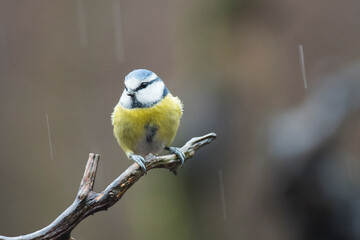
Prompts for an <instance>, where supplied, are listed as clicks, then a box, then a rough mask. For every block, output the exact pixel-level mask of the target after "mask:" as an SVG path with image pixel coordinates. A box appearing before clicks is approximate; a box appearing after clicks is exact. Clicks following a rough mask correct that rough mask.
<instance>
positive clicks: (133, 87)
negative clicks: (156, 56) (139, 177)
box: [111, 69, 185, 173]
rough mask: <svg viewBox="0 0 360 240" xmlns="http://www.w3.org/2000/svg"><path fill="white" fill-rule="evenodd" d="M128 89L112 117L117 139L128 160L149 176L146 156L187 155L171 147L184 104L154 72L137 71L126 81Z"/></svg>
mask: <svg viewBox="0 0 360 240" xmlns="http://www.w3.org/2000/svg"><path fill="white" fill-rule="evenodd" d="M124 85H125V88H124V90H123V92H122V95H121V97H120V100H119V102H118V103H117V105H116V106H115V107H114V111H113V113H112V114H111V122H112V125H113V133H114V136H115V138H116V140H117V142H118V144H119V145H120V147H121V148H122V150H123V151H124V152H125V154H126V156H127V157H128V158H129V159H130V160H133V161H135V162H136V163H137V164H138V165H139V166H140V168H141V169H142V170H143V171H144V172H145V173H146V166H145V164H146V161H145V156H146V155H148V154H157V153H159V152H160V151H162V150H164V149H165V150H167V151H168V152H169V153H172V154H175V155H177V157H178V158H179V159H180V161H181V165H180V167H182V166H183V164H184V161H185V155H184V153H183V152H182V151H181V149H180V148H178V147H173V146H171V144H172V142H173V140H174V138H175V136H176V133H177V131H178V128H179V125H180V119H181V117H182V114H183V103H182V102H181V100H180V99H179V98H178V97H174V96H173V95H172V94H171V93H170V91H169V90H168V89H167V87H166V86H165V84H164V82H163V81H162V80H161V79H160V78H159V77H158V76H157V75H156V74H155V73H153V72H152V71H150V70H147V69H135V70H133V71H132V72H130V73H129V74H128V75H127V76H126V77H125V80H124Z"/></svg>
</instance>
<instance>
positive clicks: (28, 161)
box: [0, 0, 360, 240]
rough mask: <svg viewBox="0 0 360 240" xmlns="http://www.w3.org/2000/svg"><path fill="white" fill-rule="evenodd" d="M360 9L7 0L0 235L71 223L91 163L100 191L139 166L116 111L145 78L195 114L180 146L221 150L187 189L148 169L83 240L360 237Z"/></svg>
mask: <svg viewBox="0 0 360 240" xmlns="http://www.w3.org/2000/svg"><path fill="white" fill-rule="evenodd" d="M359 10H360V2H359V1H357V0H345V1H340V0H319V1H310V0H305V1H287V0H200V1H190V0H183V1H174V0H154V1H139V0H133V1H122V0H121V1H116V0H113V1H96V0H88V1H86V0H73V1H45V0H38V1H20V0H15V1H5V0H3V1H0V110H1V120H0V121H1V122H0V123H1V124H0V131H1V135H0V151H1V160H0V193H1V197H0V235H7V236H15V235H20V234H26V233H30V232H34V231H35V230H38V229H40V228H42V227H44V226H46V225H48V224H49V223H50V222H51V221H52V220H53V219H55V218H56V217H57V216H58V215H59V214H61V212H62V211H63V210H65V209H66V208H67V207H68V206H69V205H70V204H71V203H72V201H73V200H74V197H75V195H76V192H77V189H78V186H79V183H80V180H81V177H82V174H83V170H84V167H85V164H86V161H87V157H88V153H89V152H95V153H99V154H100V155H101V160H100V169H99V171H98V176H97V179H96V186H95V190H96V191H101V190H103V189H104V188H105V186H107V184H109V183H110V182H111V181H112V180H113V179H115V178H116V177H117V176H118V175H119V174H120V173H121V172H122V171H123V170H124V169H126V168H127V167H128V166H129V165H130V164H131V162H130V161H129V160H127V158H126V157H125V154H124V153H123V152H122V150H121V149H120V148H119V147H118V145H117V143H116V141H115V139H114V137H113V135H112V126H111V123H110V114H111V112H112V110H113V107H114V106H115V104H116V103H117V102H118V99H119V97H120V94H121V92H122V89H123V79H124V76H125V75H126V74H127V73H128V72H130V71H131V70H133V69H136V68H146V69H150V70H152V71H154V72H155V73H157V74H158V75H159V76H160V77H161V78H162V79H163V80H164V82H165V83H166V85H167V87H168V88H169V89H170V91H171V92H172V93H173V94H174V95H177V96H179V97H180V98H181V99H182V100H183V102H184V106H185V108H184V111H185V112H184V117H183V119H182V123H181V126H180V129H179V132H178V135H177V137H176V140H175V143H174V144H175V145H177V146H180V145H182V144H183V143H184V142H185V141H187V140H188V139H189V138H191V137H193V136H199V135H202V134H206V133H208V132H216V133H217V134H218V139H217V140H216V141H215V142H214V143H212V144H211V145H210V146H207V147H204V148H203V149H201V150H200V151H199V152H198V153H197V154H196V155H195V157H194V159H193V160H192V161H191V162H189V163H188V164H186V165H185V166H184V168H183V169H182V170H181V171H180V172H179V175H178V176H177V177H174V176H173V175H172V174H171V173H170V172H168V171H165V170H154V171H151V172H149V174H148V175H146V176H145V177H144V178H142V179H141V180H140V181H139V182H138V183H136V184H135V185H134V186H133V187H132V188H131V189H130V190H129V191H128V192H127V193H126V194H125V196H124V197H123V199H122V200H121V201H120V202H118V203H117V204H116V205H115V206H113V207H112V208H111V209H109V211H107V212H100V213H97V214H95V215H94V216H91V217H89V218H87V219H86V220H84V221H83V222H82V223H81V224H80V225H79V226H78V227H77V228H76V229H75V230H74V231H73V236H74V237H75V238H76V239H89V240H90V239H136V240H137V239H243V240H245V239H259V240H260V239H270V240H271V239H274V240H275V239H276V240H282V239H284V240H285V239H290V240H292V239H294V240H295V239H327V240H328V239H360V230H359V229H360V198H359V180H360V178H359V173H360V164H359V160H360V159H359V157H360V148H359V137H360V126H359V120H360V118H359V109H360V107H359V106H360V100H359V96H360V86H359V85H360V84H359V81H360V64H359V62H358V60H359V55H360V45H359V43H360V27H359V23H360V14H359ZM299 44H302V45H303V49H304V57H305V66H306V76H307V81H308V82H307V87H308V88H307V89H305V88H304V82H303V79H302V75H301V74H302V72H301V68H300V60H299V52H298V45H299ZM46 115H48V121H49V129H50V135H51V146H52V152H51V150H50V143H49V138H48V126H47V119H46ZM51 153H52V155H53V158H52V157H51Z"/></svg>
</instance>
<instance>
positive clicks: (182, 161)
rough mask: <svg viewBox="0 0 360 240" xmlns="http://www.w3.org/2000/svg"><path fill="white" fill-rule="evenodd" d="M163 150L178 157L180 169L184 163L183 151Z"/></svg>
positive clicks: (174, 148)
mask: <svg viewBox="0 0 360 240" xmlns="http://www.w3.org/2000/svg"><path fill="white" fill-rule="evenodd" d="M165 150H167V151H169V153H173V154H175V155H176V156H178V158H179V159H180V160H181V165H180V167H181V168H182V166H183V165H184V162H185V154H184V153H183V151H181V149H180V148H178V147H166V148H165ZM175 175H176V174H175Z"/></svg>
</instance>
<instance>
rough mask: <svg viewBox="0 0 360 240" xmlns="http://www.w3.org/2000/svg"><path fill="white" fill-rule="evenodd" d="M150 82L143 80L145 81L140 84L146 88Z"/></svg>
mask: <svg viewBox="0 0 360 240" xmlns="http://www.w3.org/2000/svg"><path fill="white" fill-rule="evenodd" d="M148 84H149V83H147V82H143V83H141V84H140V87H141V88H146V87H147V85H148Z"/></svg>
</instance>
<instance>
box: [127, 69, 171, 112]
mask: <svg viewBox="0 0 360 240" xmlns="http://www.w3.org/2000/svg"><path fill="white" fill-rule="evenodd" d="M124 83H125V89H124V92H123V93H122V95H121V98H120V104H121V105H122V106H123V107H125V108H146V107H151V106H153V105H155V104H156V103H158V102H160V101H161V99H163V98H164V97H165V96H166V95H167V93H168V90H167V88H166V86H165V84H164V82H163V81H162V80H161V79H160V78H159V77H158V76H157V75H156V74H155V73H153V72H152V71H149V70H146V69H136V70H134V71H132V72H130V73H129V74H128V75H127V76H126V77H125V81H124Z"/></svg>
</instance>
